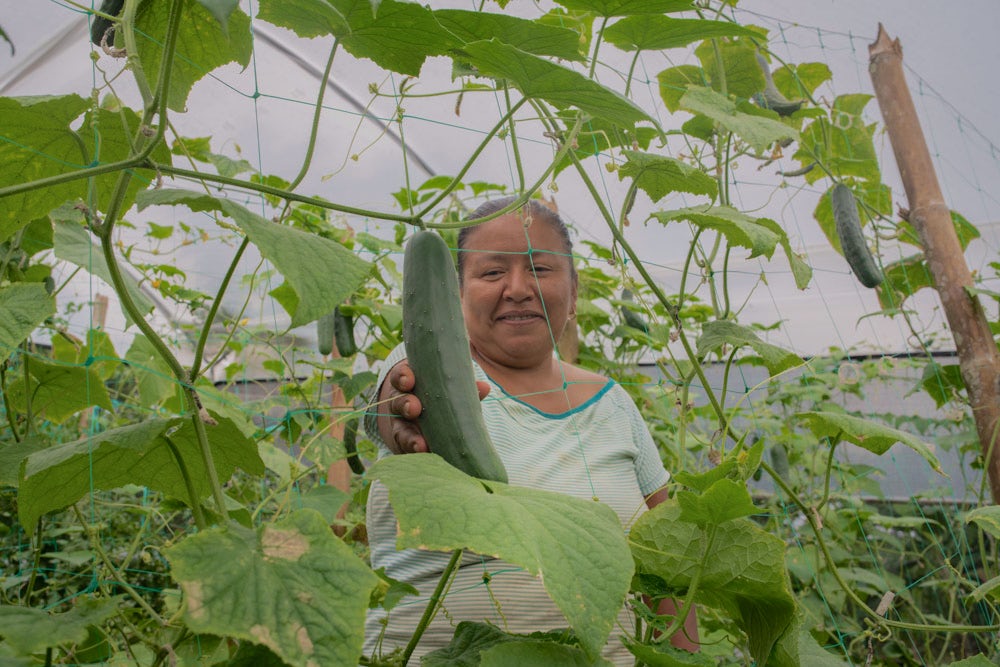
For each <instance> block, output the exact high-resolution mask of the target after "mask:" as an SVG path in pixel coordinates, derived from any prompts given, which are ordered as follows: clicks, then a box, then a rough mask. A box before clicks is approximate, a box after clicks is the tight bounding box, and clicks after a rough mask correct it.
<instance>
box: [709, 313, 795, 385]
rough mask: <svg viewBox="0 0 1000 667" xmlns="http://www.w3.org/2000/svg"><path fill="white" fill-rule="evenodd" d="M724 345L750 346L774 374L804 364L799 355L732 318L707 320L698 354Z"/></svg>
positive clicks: (733, 346)
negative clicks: (771, 341) (761, 337)
mask: <svg viewBox="0 0 1000 667" xmlns="http://www.w3.org/2000/svg"><path fill="white" fill-rule="evenodd" d="M723 346H727V347H731V348H739V347H743V346H749V347H750V349H752V350H753V351H754V352H756V353H757V354H758V355H760V357H761V359H762V360H763V362H764V365H765V366H766V367H767V370H768V372H769V373H770V374H771V375H772V376H774V375H778V374H779V373H782V372H784V371H787V370H788V369H790V368H795V367H796V366H801V365H802V359H801V358H800V357H799V356H798V355H796V354H793V353H792V352H789V351H788V350H784V349H782V348H780V347H778V346H777V345H771V344H770V343H765V342H764V341H762V340H761V339H760V337H759V336H758V335H757V334H755V333H754V332H753V330H752V329H750V328H749V327H745V326H743V325H742V324H737V323H736V322H732V321H730V320H715V321H713V322H706V323H705V324H704V326H703V327H702V333H701V336H700V337H699V338H698V356H704V355H706V354H708V353H709V352H712V351H715V350H718V349H720V348H722V347H723Z"/></svg>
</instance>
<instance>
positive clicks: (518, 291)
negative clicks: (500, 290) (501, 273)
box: [504, 269, 535, 301]
mask: <svg viewBox="0 0 1000 667" xmlns="http://www.w3.org/2000/svg"><path fill="white" fill-rule="evenodd" d="M534 294H535V276H534V275H533V274H532V273H531V272H530V271H525V270H524V269H514V270H512V271H510V272H509V273H508V274H507V285H506V289H505V290H504V296H505V297H507V298H508V299H511V300H513V301H524V300H526V299H530V298H531V297H533V296H534Z"/></svg>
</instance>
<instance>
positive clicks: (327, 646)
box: [165, 510, 378, 667]
mask: <svg viewBox="0 0 1000 667" xmlns="http://www.w3.org/2000/svg"><path fill="white" fill-rule="evenodd" d="M165 553H166V557H167V560H168V561H169V562H170V570H171V575H172V576H173V578H174V580H176V581H177V582H178V583H179V584H180V587H181V590H182V591H183V593H184V600H185V605H186V610H185V613H184V620H185V623H186V624H187V626H188V627H189V628H190V629H191V630H193V631H195V632H198V633H207V634H213V635H221V636H226V637H234V638H237V639H243V640H246V641H250V642H253V643H255V644H261V645H263V646H266V647H267V648H269V649H270V650H271V651H273V652H274V653H275V654H276V655H277V656H279V657H280V658H281V659H282V660H284V661H285V662H287V663H288V664H290V665H295V666H300V667H309V666H314V665H356V664H358V658H360V657H361V644H362V641H363V640H364V620H365V611H366V610H367V609H368V599H369V596H370V593H371V590H372V589H373V588H374V587H375V585H376V583H378V578H377V577H376V576H375V575H374V574H373V573H372V571H371V569H369V567H368V566H367V565H365V563H364V562H363V561H362V560H361V559H359V558H358V557H357V556H355V555H354V552H353V551H352V550H351V548H350V547H349V546H347V545H346V544H345V543H344V542H342V541H341V540H339V539H337V538H336V537H335V536H334V535H333V533H332V532H331V531H330V526H329V525H328V524H327V523H326V521H325V520H324V519H323V517H321V516H320V515H319V513H317V512H314V511H311V510H298V511H296V512H293V513H292V514H290V515H289V516H288V518H287V519H282V520H279V521H275V522H274V523H268V524H265V525H264V526H262V527H260V528H259V529H257V530H256V531H253V530H248V529H245V528H242V527H238V526H233V525H230V526H228V527H227V528H213V529H209V530H206V531H203V532H200V533H198V534H196V535H193V536H191V537H188V538H186V539H185V540H183V541H181V542H179V543H178V544H177V545H176V546H173V547H171V548H169V549H168V550H167V551H166V552H165ZM220 563H225V564H226V567H219V564H220Z"/></svg>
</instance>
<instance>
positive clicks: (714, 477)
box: [673, 458, 737, 492]
mask: <svg viewBox="0 0 1000 667" xmlns="http://www.w3.org/2000/svg"><path fill="white" fill-rule="evenodd" d="M736 466H737V463H736V459H735V458H727V459H725V460H724V461H722V462H721V463H719V465H717V466H714V467H712V468H708V469H707V470H704V471H702V472H699V473H692V472H688V471H686V470H678V471H677V472H676V473H674V475H673V478H674V480H675V481H677V482H680V483H681V484H683V485H684V486H687V487H690V488H692V489H694V490H695V491H699V492H702V491H707V490H708V488H709V487H710V486H712V485H713V484H715V483H716V482H718V481H719V480H720V479H723V478H725V477H728V476H729V474H730V473H733V472H735V471H736Z"/></svg>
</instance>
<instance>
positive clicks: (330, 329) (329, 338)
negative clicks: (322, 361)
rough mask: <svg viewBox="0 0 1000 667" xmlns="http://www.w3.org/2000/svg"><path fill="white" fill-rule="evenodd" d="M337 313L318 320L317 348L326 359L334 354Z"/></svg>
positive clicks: (328, 314) (334, 312)
mask: <svg viewBox="0 0 1000 667" xmlns="http://www.w3.org/2000/svg"><path fill="white" fill-rule="evenodd" d="M336 313H337V311H336V310H335V311H333V312H332V313H327V314H326V315H324V316H323V317H321V318H319V319H318V320H316V348H317V349H318V350H319V353H320V354H322V355H323V356H324V357H325V356H326V355H328V354H330V353H331V352H333V337H334V332H335V331H336V323H335V321H334V320H335V319H336Z"/></svg>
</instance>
